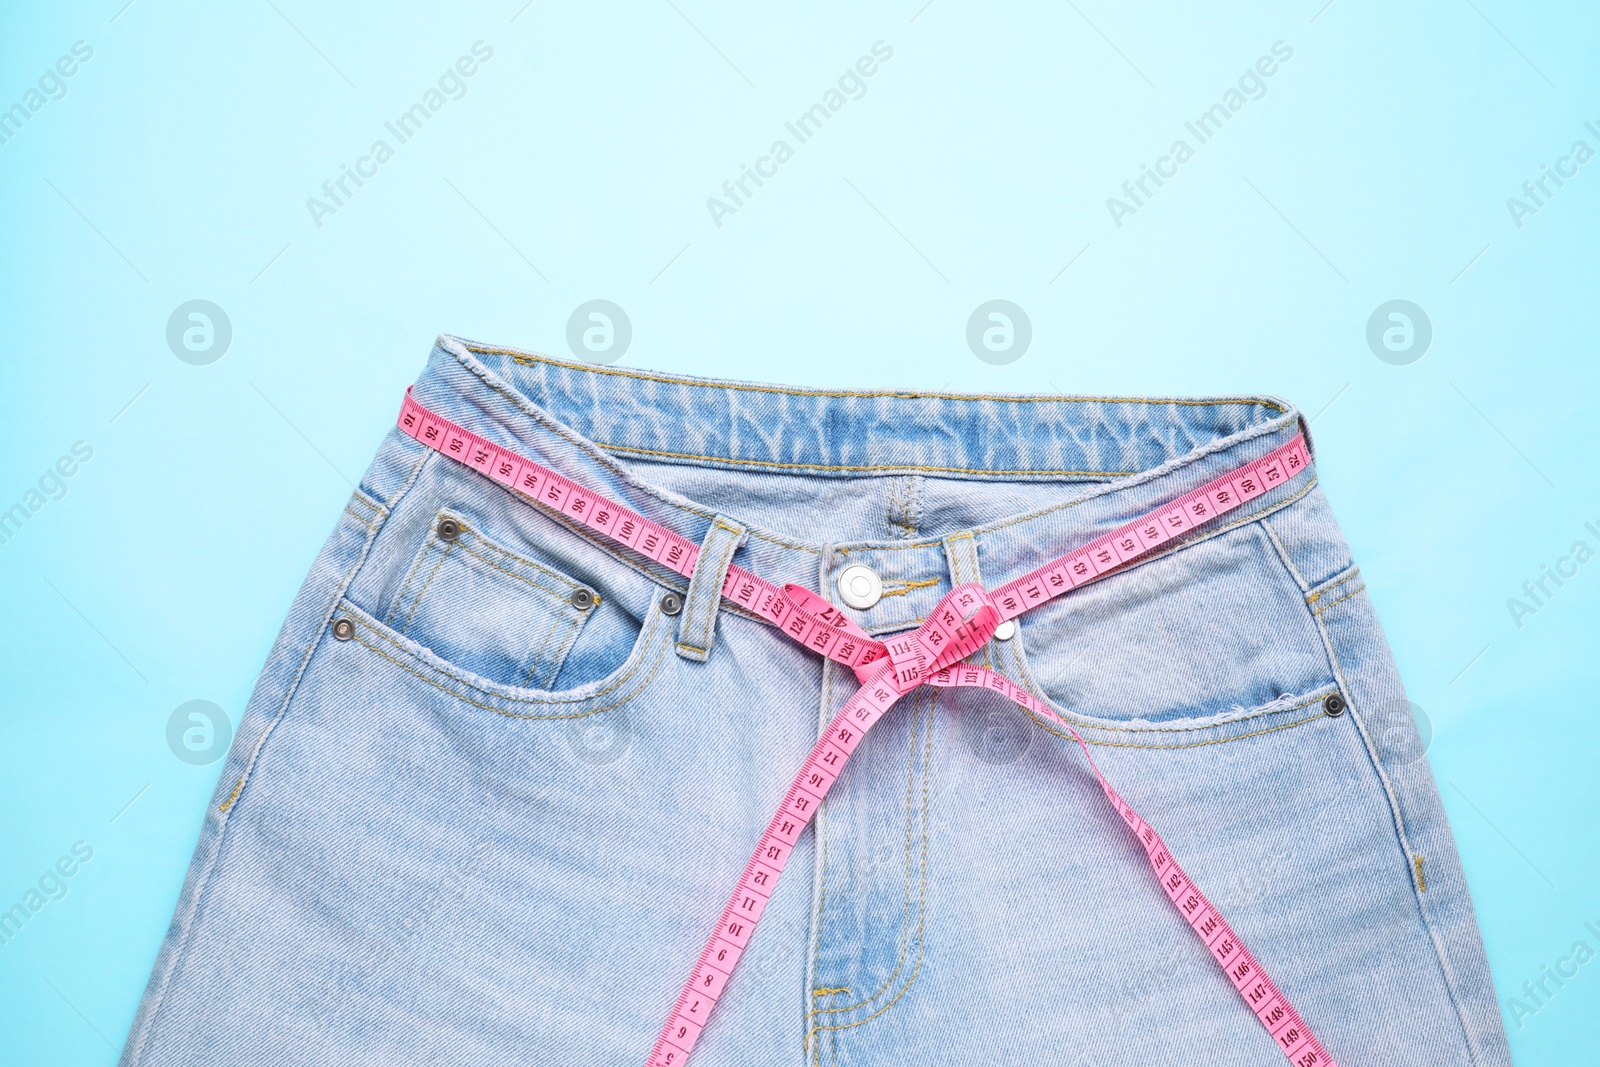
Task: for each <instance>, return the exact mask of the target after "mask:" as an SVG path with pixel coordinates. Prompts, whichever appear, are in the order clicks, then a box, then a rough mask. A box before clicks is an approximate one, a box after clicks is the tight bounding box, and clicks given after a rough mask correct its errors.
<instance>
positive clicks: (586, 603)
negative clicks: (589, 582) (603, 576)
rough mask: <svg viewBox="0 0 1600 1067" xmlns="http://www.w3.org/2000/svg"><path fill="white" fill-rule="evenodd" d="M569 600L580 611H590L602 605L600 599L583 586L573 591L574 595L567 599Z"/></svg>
mask: <svg viewBox="0 0 1600 1067" xmlns="http://www.w3.org/2000/svg"><path fill="white" fill-rule="evenodd" d="M567 599H568V600H569V601H571V602H572V606H573V607H575V608H577V609H578V610H579V611H588V610H589V609H590V608H592V607H594V606H595V605H596V604H598V603H600V598H599V597H597V596H595V595H594V591H593V590H591V589H585V588H584V587H583V586H581V585H580V586H578V588H576V589H574V590H573V591H572V595H571V596H569V597H567Z"/></svg>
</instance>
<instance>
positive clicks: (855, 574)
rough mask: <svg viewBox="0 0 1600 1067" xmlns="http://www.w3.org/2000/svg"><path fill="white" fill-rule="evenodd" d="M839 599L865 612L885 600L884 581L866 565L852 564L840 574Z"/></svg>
mask: <svg viewBox="0 0 1600 1067" xmlns="http://www.w3.org/2000/svg"><path fill="white" fill-rule="evenodd" d="M839 599H840V600H843V601H844V602H845V603H846V604H848V605H850V606H851V607H852V608H857V609H859V610H863V611H864V610H866V609H867V608H870V607H872V605H874V604H876V603H877V602H878V601H879V600H881V599H883V579H882V578H879V577H878V572H877V571H875V570H873V569H872V568H871V567H869V566H867V565H866V564H864V563H852V564H850V566H848V567H846V568H845V569H844V570H842V571H840V572H839Z"/></svg>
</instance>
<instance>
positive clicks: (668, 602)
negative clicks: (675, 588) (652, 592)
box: [661, 593, 683, 615]
mask: <svg viewBox="0 0 1600 1067" xmlns="http://www.w3.org/2000/svg"><path fill="white" fill-rule="evenodd" d="M682 610H683V597H681V596H679V595H678V594H677V593H668V594H666V595H665V596H663V597H662V598H661V614H663V615H676V614H677V613H678V612H680V611H682Z"/></svg>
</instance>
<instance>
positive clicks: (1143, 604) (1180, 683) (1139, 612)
mask: <svg viewBox="0 0 1600 1067" xmlns="http://www.w3.org/2000/svg"><path fill="white" fill-rule="evenodd" d="M1018 623H1019V628H1018V638H1017V639H1016V640H1015V641H1013V642H1010V644H1011V645H1012V646H1013V647H1012V648H1010V649H1009V650H1008V651H1010V652H1011V653H1012V654H1014V655H1018V656H1025V657H1026V664H1025V669H1026V672H1027V674H1028V675H1030V676H1031V677H1032V678H1033V679H1034V681H1035V682H1036V683H1037V684H1038V686H1039V687H1040V690H1041V692H1042V693H1043V694H1044V695H1045V696H1047V697H1048V698H1049V699H1050V700H1051V701H1052V702H1053V703H1055V704H1056V705H1058V706H1060V707H1062V708H1065V709H1067V710H1068V711H1069V712H1070V713H1071V714H1072V715H1074V716H1075V717H1077V720H1078V721H1091V722H1099V723H1103V724H1106V725H1127V724H1158V725H1167V724H1172V723H1177V722H1180V721H1181V722H1186V723H1193V722H1196V721H1200V722H1205V721H1211V720H1226V719H1233V718H1238V717H1247V716H1248V715H1249V714H1251V713H1252V712H1260V711H1266V710H1271V709H1280V708H1282V709H1288V708H1292V707H1295V706H1298V705H1299V704H1300V703H1301V701H1302V700H1305V699H1306V698H1307V697H1308V696H1309V695H1310V694H1317V693H1322V692H1323V691H1325V690H1327V689H1328V688H1329V687H1330V686H1331V685H1332V684H1333V681H1334V678H1333V672H1332V669H1331V667H1330V666H1329V663H1328V657H1327V651H1326V649H1325V648H1324V647H1323V644H1322V638H1321V635H1320V634H1319V633H1318V632H1317V629H1316V627H1315V625H1313V624H1312V622H1311V620H1310V616H1309V615H1308V614H1307V612H1306V609H1305V600H1304V598H1303V596H1302V595H1301V593H1300V589H1299V587H1298V586H1297V585H1296V584H1295V582H1294V581H1293V579H1292V578H1291V577H1290V575H1289V573H1288V571H1287V570H1286V569H1285V567H1284V565H1283V561H1282V559H1281V558H1279V556H1278V554H1277V552H1276V551H1275V550H1274V549H1273V547H1272V545H1271V542H1269V541H1268V540H1267V537H1266V535H1265V533H1263V532H1262V531H1261V529H1260V527H1259V525H1258V524H1256V523H1250V524H1248V525H1245V526H1241V527H1238V528H1237V529H1233V530H1230V531H1227V532H1224V533H1219V534H1217V535H1216V536H1213V537H1209V538H1206V539H1204V540H1202V541H1199V542H1197V543H1195V544H1192V545H1188V546H1185V547H1183V548H1180V549H1178V550H1177V551H1174V552H1172V553H1170V554H1168V555H1165V556H1159V557H1157V558H1155V559H1153V560H1151V561H1149V562H1147V563H1144V564H1140V565H1138V566H1135V567H1131V568H1129V569H1128V570H1126V571H1123V572H1120V573H1118V574H1113V575H1109V576H1108V577H1106V578H1105V579H1103V580H1101V581H1099V582H1096V583H1094V584H1093V585H1088V586H1085V587H1084V588H1082V589H1078V590H1074V591H1073V592H1071V593H1069V594H1067V595H1066V596H1063V597H1060V598H1058V599H1056V600H1053V601H1051V602H1050V603H1048V604H1044V605H1041V606H1040V607H1038V608H1036V609H1035V610H1033V611H1030V612H1027V613H1026V614H1024V615H1023V616H1021V618H1020V619H1019V620H1018ZM1024 645H1025V646H1026V648H1025V650H1024V648H1023V647H1021V646H1024Z"/></svg>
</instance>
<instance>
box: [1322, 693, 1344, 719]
mask: <svg viewBox="0 0 1600 1067" xmlns="http://www.w3.org/2000/svg"><path fill="white" fill-rule="evenodd" d="M1344 709H1345V703H1344V697H1342V696H1340V695H1339V694H1338V693H1329V694H1328V695H1327V696H1326V697H1324V698H1323V701H1322V710H1323V711H1325V712H1327V713H1328V714H1329V715H1332V716H1333V717H1334V718H1338V717H1339V716H1340V715H1343V714H1344Z"/></svg>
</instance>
